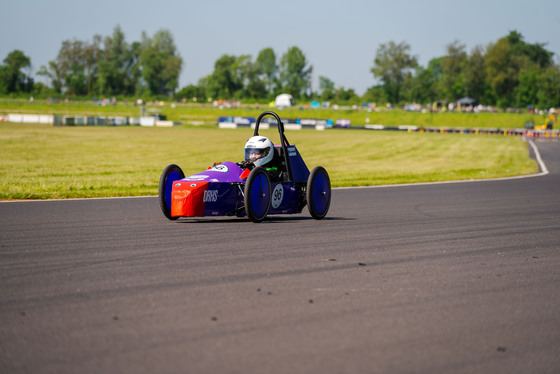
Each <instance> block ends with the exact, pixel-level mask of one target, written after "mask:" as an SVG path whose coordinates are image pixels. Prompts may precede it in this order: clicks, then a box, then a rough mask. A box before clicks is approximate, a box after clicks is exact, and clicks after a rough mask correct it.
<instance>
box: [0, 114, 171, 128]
mask: <svg viewBox="0 0 560 374" xmlns="http://www.w3.org/2000/svg"><path fill="white" fill-rule="evenodd" d="M0 119H1V120H2V121H6V122H12V123H45V124H51V125H54V126H156V127H172V126H174V125H178V124H179V123H174V122H173V121H165V120H160V119H157V118H156V117H152V116H150V117H123V116H112V117H103V116H99V117H91V116H56V115H46V114H14V113H10V114H8V115H7V116H5V117H0Z"/></svg>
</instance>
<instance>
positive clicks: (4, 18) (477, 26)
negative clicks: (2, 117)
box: [0, 0, 560, 95]
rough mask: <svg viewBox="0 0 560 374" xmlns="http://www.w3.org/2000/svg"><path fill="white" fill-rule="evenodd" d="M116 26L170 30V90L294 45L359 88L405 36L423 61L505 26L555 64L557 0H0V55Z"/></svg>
mask: <svg viewBox="0 0 560 374" xmlns="http://www.w3.org/2000/svg"><path fill="white" fill-rule="evenodd" d="M117 25H119V26H120V27H121V29H122V31H123V33H124V34H125V39H126V42H128V43H132V42H134V41H140V40H141V37H142V32H143V31H144V32H146V33H147V34H148V36H150V37H151V36H153V35H154V34H155V33H156V32H157V31H158V30H161V29H167V30H169V31H170V32H171V34H172V36H173V38H174V41H175V45H176V47H177V51H178V53H179V55H180V56H181V58H182V59H183V67H182V72H181V75H180V78H179V88H181V87H183V86H186V85H188V84H197V83H198V80H199V79H200V78H202V77H205V76H207V75H209V74H211V73H212V71H213V70H214V62H215V61H216V60H217V59H218V58H220V57H221V56H222V55H224V54H228V55H234V56H240V55H251V56H252V57H253V60H254V59H256V57H257V55H258V53H259V52H260V51H261V50H262V49H264V48H268V47H270V48H272V49H273V50H274V52H275V54H276V57H277V59H278V60H279V59H280V57H281V56H282V55H283V54H284V53H286V52H287V51H288V49H289V48H290V47H293V46H297V47H298V48H299V49H300V50H301V51H302V52H303V54H304V55H305V57H306V59H307V61H308V64H309V65H311V66H312V67H313V74H312V85H313V88H314V90H317V88H318V81H319V77H320V76H324V77H326V78H328V79H330V80H331V81H333V82H334V83H335V87H336V88H340V87H343V88H345V89H350V88H352V89H354V90H355V91H356V93H357V94H359V95H361V94H363V93H364V92H365V91H366V90H367V89H368V88H369V87H371V86H373V85H374V84H376V83H378V82H377V81H376V79H375V77H374V76H373V74H372V73H371V71H370V70H371V68H372V67H373V64H374V62H373V61H374V59H375V54H376V51H377V49H378V48H379V46H380V45H381V44H384V43H388V42H390V41H394V42H395V43H400V42H403V41H404V42H406V43H408V44H409V45H410V53H411V54H412V55H414V56H416V57H417V59H418V61H419V63H420V64H421V65H422V66H427V64H428V62H429V61H430V60H431V59H432V58H435V57H440V56H443V55H445V54H446V46H447V45H448V44H450V43H452V42H454V41H455V40H458V41H459V42H460V43H461V44H464V45H465V50H466V51H467V52H468V53H470V51H471V50H472V49H473V48H474V47H475V46H483V47H485V46H487V45H488V44H489V43H494V42H496V41H497V40H498V39H499V38H501V37H504V36H506V35H508V34H509V32H510V31H512V30H517V31H518V32H519V33H521V35H523V37H524V41H525V42H527V43H544V44H545V48H546V49H547V50H549V51H552V52H554V53H555V61H556V62H557V63H558V62H560V0H533V1H526V0H525V1H521V0H509V1H504V0H469V1H461V2H458V1H454V0H424V1H405V0H391V1H389V0H386V1H378V0H369V1H367V0H343V1H340V0H322V1H315V0H310V1H306V0H282V1H280V0H278V1H266V0H150V1H148V0H134V1H130V0H88V1H85V0H54V1H45V0H18V1H10V0H0V60H4V58H6V56H7V55H8V54H9V53H10V52H11V51H13V50H15V49H19V50H21V51H23V52H24V54H25V55H26V56H28V57H30V59H31V63H32V71H33V72H36V71H38V70H39V68H40V67H41V65H47V64H48V62H49V61H51V60H54V59H55V58H56V55H57V54H58V51H59V50H60V47H61V45H62V42H63V41H65V40H73V39H77V40H81V41H88V42H91V41H92V40H93V36H94V35H95V34H99V35H101V36H102V37H106V36H111V35H112V34H113V30H114V28H115V26H117ZM34 78H35V80H36V81H41V80H42V79H43V78H42V77H40V76H34Z"/></svg>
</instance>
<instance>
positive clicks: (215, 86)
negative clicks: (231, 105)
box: [201, 55, 240, 99]
mask: <svg viewBox="0 0 560 374" xmlns="http://www.w3.org/2000/svg"><path fill="white" fill-rule="evenodd" d="M235 61H236V57H235V56H231V55H223V56H221V57H220V58H219V59H218V60H216V62H215V63H214V71H213V72H212V74H211V75H209V76H208V77H206V78H205V79H203V80H201V83H202V84H203V85H204V87H205V89H206V93H207V94H208V96H209V97H212V98H221V99H232V98H233V96H234V94H235V92H237V91H238V90H239V89H240V87H239V85H238V82H237V81H236V79H235V76H234V73H233V71H234V64H235Z"/></svg>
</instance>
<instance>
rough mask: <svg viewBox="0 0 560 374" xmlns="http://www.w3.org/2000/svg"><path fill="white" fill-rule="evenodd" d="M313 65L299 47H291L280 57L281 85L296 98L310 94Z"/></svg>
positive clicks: (283, 89)
mask: <svg viewBox="0 0 560 374" xmlns="http://www.w3.org/2000/svg"><path fill="white" fill-rule="evenodd" d="M312 72H313V67H312V66H307V60H306V58H305V55H304V54H303V52H302V51H301V50H300V49H299V48H298V47H295V46H294V47H291V48H289V49H288V51H287V52H286V53H285V54H284V55H283V56H282V58H281V59H280V87H282V91H284V92H286V93H289V94H291V95H292V96H293V97H294V98H295V99H299V98H301V97H302V96H303V95H305V94H310V92H309V91H310V89H311V73H312Z"/></svg>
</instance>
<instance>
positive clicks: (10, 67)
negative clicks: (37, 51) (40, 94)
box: [0, 49, 33, 94]
mask: <svg viewBox="0 0 560 374" xmlns="http://www.w3.org/2000/svg"><path fill="white" fill-rule="evenodd" d="M30 69H31V60H30V58H29V57H27V56H26V55H25V54H24V53H23V52H22V51H20V50H18V49H16V50H14V51H12V52H10V53H8V56H6V58H5V59H4V64H3V65H0V92H2V93H5V94H11V93H19V92H31V91H32V89H33V78H31V75H30V73H29V70H30ZM24 70H27V71H28V72H27V73H26V72H24Z"/></svg>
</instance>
